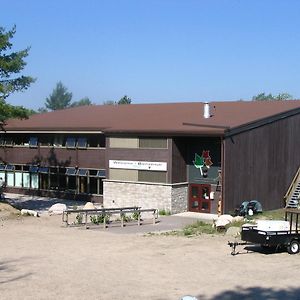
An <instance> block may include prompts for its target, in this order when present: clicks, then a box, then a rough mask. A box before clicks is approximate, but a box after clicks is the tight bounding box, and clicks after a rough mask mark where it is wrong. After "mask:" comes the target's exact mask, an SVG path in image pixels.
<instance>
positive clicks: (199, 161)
mask: <svg viewBox="0 0 300 300" xmlns="http://www.w3.org/2000/svg"><path fill="white" fill-rule="evenodd" d="M193 163H194V166H195V168H197V169H199V172H200V174H201V176H203V177H207V171H208V169H209V168H210V166H211V165H212V164H213V162H212V161H211V157H210V155H209V150H203V151H202V155H201V156H200V155H199V154H197V153H195V160H194V161H193Z"/></svg>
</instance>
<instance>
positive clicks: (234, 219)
mask: <svg viewBox="0 0 300 300" xmlns="http://www.w3.org/2000/svg"><path fill="white" fill-rule="evenodd" d="M241 221H244V217H242V216H236V217H233V219H232V222H241Z"/></svg>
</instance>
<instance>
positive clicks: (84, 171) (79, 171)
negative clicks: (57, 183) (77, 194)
mask: <svg viewBox="0 0 300 300" xmlns="http://www.w3.org/2000/svg"><path fill="white" fill-rule="evenodd" d="M77 175H78V176H87V169H79V170H78V172H77Z"/></svg>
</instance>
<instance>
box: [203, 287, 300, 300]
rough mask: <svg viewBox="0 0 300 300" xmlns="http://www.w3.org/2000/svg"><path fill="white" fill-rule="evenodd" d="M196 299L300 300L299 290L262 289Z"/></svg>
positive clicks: (250, 289)
mask: <svg viewBox="0 0 300 300" xmlns="http://www.w3.org/2000/svg"><path fill="white" fill-rule="evenodd" d="M197 299H201V300H206V299H210V300H240V299H243V300H253V299H255V300H262V299H264V300H268V299H272V300H283V299H289V300H298V299H300V288H290V289H271V288H262V287H258V286H257V287H251V288H242V287H238V286H237V287H236V290H234V291H224V292H222V293H220V294H217V295H215V296H214V297H212V298H208V297H205V296H204V295H198V296H197Z"/></svg>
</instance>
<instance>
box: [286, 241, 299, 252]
mask: <svg viewBox="0 0 300 300" xmlns="http://www.w3.org/2000/svg"><path fill="white" fill-rule="evenodd" d="M287 251H288V253H289V254H297V253H298V252H299V251H300V245H299V242H298V241H296V240H293V241H291V243H290V244H289V245H288V247H287Z"/></svg>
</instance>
